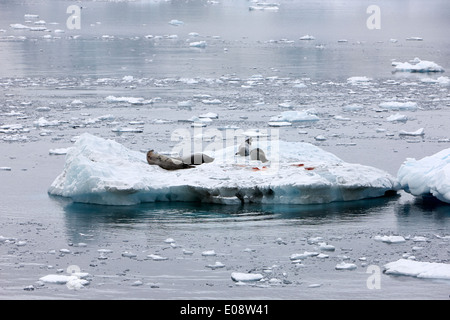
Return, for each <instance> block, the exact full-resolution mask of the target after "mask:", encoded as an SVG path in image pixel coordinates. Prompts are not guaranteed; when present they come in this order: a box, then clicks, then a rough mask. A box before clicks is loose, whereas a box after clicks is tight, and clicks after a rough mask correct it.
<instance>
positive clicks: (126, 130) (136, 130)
mask: <svg viewBox="0 0 450 320" xmlns="http://www.w3.org/2000/svg"><path fill="white" fill-rule="evenodd" d="M111 131H112V132H115V133H142V132H144V129H142V128H127V127H117V128H114V129H111Z"/></svg>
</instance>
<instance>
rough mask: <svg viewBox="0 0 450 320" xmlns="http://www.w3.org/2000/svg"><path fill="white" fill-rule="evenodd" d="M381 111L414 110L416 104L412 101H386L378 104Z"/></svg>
mask: <svg viewBox="0 0 450 320" xmlns="http://www.w3.org/2000/svg"><path fill="white" fill-rule="evenodd" d="M379 106H380V108H382V109H390V110H416V109H417V103H416V102H413V101H408V102H399V101H387V102H382V103H380V104H379Z"/></svg>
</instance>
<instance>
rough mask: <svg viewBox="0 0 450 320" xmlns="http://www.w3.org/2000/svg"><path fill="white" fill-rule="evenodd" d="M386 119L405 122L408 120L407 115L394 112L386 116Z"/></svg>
mask: <svg viewBox="0 0 450 320" xmlns="http://www.w3.org/2000/svg"><path fill="white" fill-rule="evenodd" d="M386 120H387V121H389V122H406V121H408V117H407V116H405V115H403V114H399V113H396V114H393V115H390V116H389V117H387V118H386Z"/></svg>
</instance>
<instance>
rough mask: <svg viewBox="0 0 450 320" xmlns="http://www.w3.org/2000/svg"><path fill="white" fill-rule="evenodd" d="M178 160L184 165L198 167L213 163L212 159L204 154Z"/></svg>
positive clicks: (195, 154)
mask: <svg viewBox="0 0 450 320" xmlns="http://www.w3.org/2000/svg"><path fill="white" fill-rule="evenodd" d="M180 160H181V161H182V162H183V163H185V164H193V165H199V164H203V163H210V162H213V161H214V158H211V157H210V156H208V155H206V154H204V153H194V154H191V155H188V156H184V157H182V158H180Z"/></svg>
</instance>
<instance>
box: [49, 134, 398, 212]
mask: <svg viewBox="0 0 450 320" xmlns="http://www.w3.org/2000/svg"><path fill="white" fill-rule="evenodd" d="M247 133H249V134H250V131H248V132H246V134H247ZM256 133H257V132H256ZM256 146H257V145H256V144H255V147H256ZM259 146H260V147H261V146H263V142H262V141H261V142H259ZM272 148H274V149H273V151H272ZM264 150H265V154H266V157H267V158H268V159H269V160H272V159H273V160H275V159H277V165H269V166H268V167H267V168H266V170H261V171H259V172H255V170H254V169H253V167H254V165H253V164H251V165H246V164H245V159H242V158H244V157H239V156H236V155H235V154H236V148H235V146H230V147H228V148H225V149H221V150H216V151H214V152H208V155H210V156H212V157H213V158H214V159H215V160H214V161H213V162H211V163H206V164H203V165H201V166H197V167H196V168H193V169H188V170H176V171H167V170H164V169H162V168H160V167H159V166H151V165H148V163H147V161H146V156H145V153H142V152H138V151H132V150H130V149H128V148H126V147H124V146H123V145H121V144H119V143H117V142H115V141H112V140H105V139H102V138H98V137H95V136H92V135H90V134H87V133H85V134H83V135H81V136H80V137H79V138H78V139H77V141H76V142H75V144H74V145H73V147H72V148H71V149H70V150H69V152H68V153H67V156H66V163H65V166H64V170H63V172H62V173H61V174H60V175H59V176H58V177H57V178H56V179H55V181H54V182H53V183H52V185H51V186H50V188H49V190H48V191H49V193H50V194H52V195H60V196H64V197H69V198H72V200H74V201H76V202H86V203H97V204H109V205H132V204H138V203H142V202H155V201H196V202H207V203H223V204H228V203H231V202H232V203H251V202H254V203H286V204H308V203H309V204H311V203H328V202H333V201H348V200H357V199H365V198H372V197H380V196H383V195H385V193H386V192H388V191H396V190H398V188H399V185H398V182H397V181H396V179H395V178H394V177H392V176H390V175H389V174H388V173H386V172H384V171H382V170H379V169H376V168H373V167H368V166H363V165H360V164H350V163H345V162H344V161H342V160H341V159H339V158H338V157H336V156H335V155H333V154H331V153H328V152H326V151H324V150H322V149H320V148H318V147H316V146H313V145H311V144H308V143H294V142H285V141H278V140H277V145H276V146H273V145H270V144H266V145H265V147H264ZM272 152H274V153H273V154H272ZM241 161H242V162H243V163H242V165H241ZM299 163H301V164H302V166H299V165H297V164H299ZM293 164H294V165H293ZM305 168H307V169H305Z"/></svg>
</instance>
